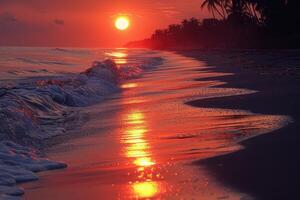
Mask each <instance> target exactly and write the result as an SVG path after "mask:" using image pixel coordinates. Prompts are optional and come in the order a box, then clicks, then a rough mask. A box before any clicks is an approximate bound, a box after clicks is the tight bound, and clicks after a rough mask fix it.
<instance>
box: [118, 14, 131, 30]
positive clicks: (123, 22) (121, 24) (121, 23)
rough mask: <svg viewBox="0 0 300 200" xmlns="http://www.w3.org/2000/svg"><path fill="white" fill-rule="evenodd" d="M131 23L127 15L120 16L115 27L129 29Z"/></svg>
mask: <svg viewBox="0 0 300 200" xmlns="http://www.w3.org/2000/svg"><path fill="white" fill-rule="evenodd" d="M129 25H130V22H129V19H128V18H127V17H118V18H117V19H116V21H115V27H116V28H117V29H118V30H121V31H124V30H126V29H128V27H129Z"/></svg>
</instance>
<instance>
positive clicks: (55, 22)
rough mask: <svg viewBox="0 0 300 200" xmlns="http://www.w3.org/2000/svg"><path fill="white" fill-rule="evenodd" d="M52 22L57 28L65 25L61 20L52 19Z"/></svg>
mask: <svg viewBox="0 0 300 200" xmlns="http://www.w3.org/2000/svg"><path fill="white" fill-rule="evenodd" d="M53 22H54V24H56V25H59V26H62V25H65V21H64V20H62V19H54V20H53Z"/></svg>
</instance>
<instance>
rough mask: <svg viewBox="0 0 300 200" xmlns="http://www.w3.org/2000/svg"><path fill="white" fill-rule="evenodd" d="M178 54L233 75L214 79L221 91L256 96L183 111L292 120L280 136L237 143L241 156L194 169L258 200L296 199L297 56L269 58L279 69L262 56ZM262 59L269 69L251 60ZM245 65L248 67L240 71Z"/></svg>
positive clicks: (299, 133)
mask: <svg viewBox="0 0 300 200" xmlns="http://www.w3.org/2000/svg"><path fill="white" fill-rule="evenodd" d="M179 53H181V54H183V55H185V56H189V57H193V58H196V59H199V60H202V61H205V62H207V64H208V65H212V66H217V67H216V68H215V69H214V70H213V71H218V72H230V73H235V75H233V76H224V77H221V78H220V77H219V78H217V79H218V80H221V81H225V82H227V84H226V85H225V87H235V88H248V89H252V90H258V91H260V92H258V93H255V94H251V95H243V96H232V97H222V98H212V99H205V100H196V101H192V102H189V103H188V104H189V105H192V106H196V107H214V108H215V107H217V108H231V109H242V110H250V111H252V112H255V113H262V114H276V115H289V116H291V117H292V118H293V120H294V122H293V123H291V124H290V125H288V126H286V127H284V128H282V129H280V130H277V131H274V132H272V133H269V134H265V135H260V136H257V137H254V138H251V139H248V140H245V141H243V142H241V145H243V146H244V147H245V149H243V150H240V151H237V152H233V153H230V154H227V155H222V156H218V157H213V158H209V159H206V160H201V161H198V162H195V164H199V165H202V166H203V165H204V166H205V167H206V168H207V169H208V170H209V172H211V174H212V175H214V176H216V177H217V178H218V179H219V180H220V181H221V182H222V183H224V184H226V185H228V186H231V187H233V188H235V189H237V190H239V191H241V192H245V193H248V194H251V195H253V196H254V197H257V198H258V199H263V200H277V199H280V200H290V199H300V188H299V187H300V184H299V182H300V118H299V114H300V105H299V104H300V75H299V74H300V73H299V72H300V51H281V52H276V53H274V60H276V59H277V60H278V59H279V60H280V64H276V62H272V55H271V53H270V52H268V51H259V52H255V51H249V52H247V51H244V52H242V53H241V52H238V51H235V52H233V51H231V52H196V51H195V52H179ZM264 54H268V56H267V57H268V60H269V61H268V62H270V63H269V65H268V63H264V65H263V66H261V62H260V60H259V59H257V57H259V58H260V59H261V60H264ZM216 55H218V56H216ZM278 55H281V56H280V57H278ZM241 56H242V57H243V61H241V60H240V58H241ZM266 59H267V58H266ZM246 60H248V61H251V63H252V64H251V65H249V64H247V65H246V64H245V61H246ZM282 61H284V62H282ZM221 87H224V85H223V86H221Z"/></svg>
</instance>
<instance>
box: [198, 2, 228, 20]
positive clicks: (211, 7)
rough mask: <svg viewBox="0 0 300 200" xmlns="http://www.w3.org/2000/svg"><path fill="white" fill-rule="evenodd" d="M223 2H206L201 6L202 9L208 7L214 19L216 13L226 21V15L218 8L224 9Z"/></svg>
mask: <svg viewBox="0 0 300 200" xmlns="http://www.w3.org/2000/svg"><path fill="white" fill-rule="evenodd" d="M222 1H223V0H205V1H204V2H203V3H202V4H201V8H204V7H207V9H208V10H209V11H210V12H211V13H212V15H213V17H214V18H216V16H215V11H216V12H217V13H218V14H219V15H220V16H221V17H222V18H223V19H224V18H225V14H224V12H223V13H222V12H220V10H219V9H218V7H221V8H222V4H221V2H222Z"/></svg>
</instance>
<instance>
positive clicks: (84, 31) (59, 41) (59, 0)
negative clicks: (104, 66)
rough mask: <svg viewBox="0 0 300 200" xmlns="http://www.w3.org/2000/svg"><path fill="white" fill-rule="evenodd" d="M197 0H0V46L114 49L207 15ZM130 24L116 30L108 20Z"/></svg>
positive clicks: (112, 22) (199, 0)
mask: <svg viewBox="0 0 300 200" xmlns="http://www.w3.org/2000/svg"><path fill="white" fill-rule="evenodd" d="M200 4H201V0H185V1H183V0H173V1H170V0H127V1H125V0H106V1H104V0H0V45H22V46H73V47H118V46H121V45H122V44H124V43H126V42H128V41H131V40H137V39H143V38H145V37H148V36H150V35H151V33H152V32H153V31H154V30H155V29H156V28H163V27H166V26H167V25H169V24H171V23H178V22H180V21H181V20H182V19H184V18H190V17H193V16H195V17H198V18H203V17H208V16H209V14H208V13H207V11H203V10H201V8H200ZM120 14H125V15H127V16H128V17H129V18H130V20H131V27H130V28H129V29H128V30H126V31H124V32H121V31H118V30H116V29H115V27H114V19H115V18H116V16H118V15H120Z"/></svg>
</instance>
